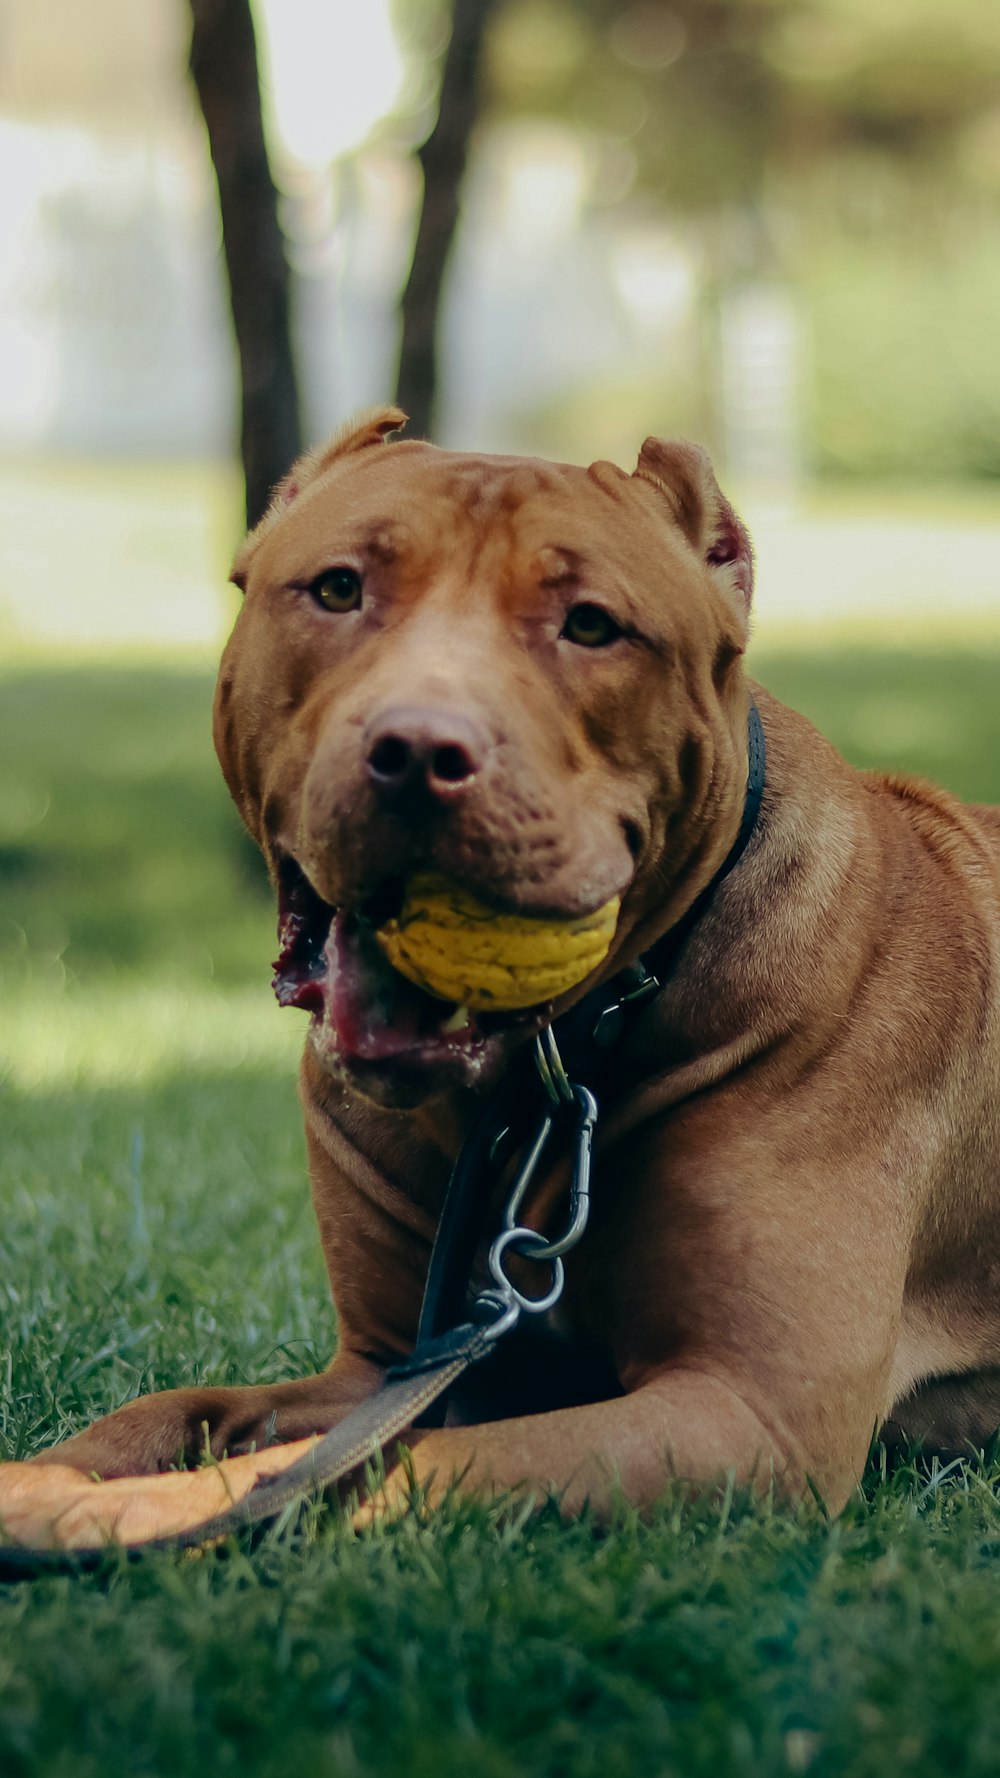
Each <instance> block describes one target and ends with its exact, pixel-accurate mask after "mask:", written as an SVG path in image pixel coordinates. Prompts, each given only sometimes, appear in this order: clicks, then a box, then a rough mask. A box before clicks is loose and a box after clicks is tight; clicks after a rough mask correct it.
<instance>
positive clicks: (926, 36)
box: [387, 0, 1000, 482]
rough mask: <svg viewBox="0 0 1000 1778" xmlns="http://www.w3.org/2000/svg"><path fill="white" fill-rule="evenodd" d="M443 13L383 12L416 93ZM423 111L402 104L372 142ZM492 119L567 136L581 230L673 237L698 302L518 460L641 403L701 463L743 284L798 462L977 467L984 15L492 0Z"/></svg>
mask: <svg viewBox="0 0 1000 1778" xmlns="http://www.w3.org/2000/svg"><path fill="white" fill-rule="evenodd" d="M444 10H445V9H444V8H443V6H442V5H441V4H440V3H439V4H435V5H433V6H428V7H422V6H419V5H416V4H415V0H397V13H398V15H399V19H400V23H401V28H402V30H403V34H404V38H405V39H406V40H408V41H409V42H410V43H411V45H412V48H413V63H414V66H416V65H420V66H422V67H423V69H424V71H425V79H426V68H427V65H428V63H430V64H431V65H433V60H434V55H435V53H437V52H439V51H440V48H441V44H442V42H443V40H444V32H443V31H442V20H443V15H444ZM411 97H412V95H411ZM421 107H422V108H421ZM404 110H405V107H404ZM432 116H433V105H432V100H431V99H430V98H429V97H428V94H427V92H426V90H423V93H422V98H421V102H420V104H414V105H412V106H411V107H410V109H409V110H408V111H406V114H405V117H404V118H403V119H401V120H397V123H395V124H393V123H392V122H390V123H389V124H388V125H387V131H388V132H389V134H390V135H391V134H392V132H393V130H394V129H396V130H397V131H399V130H402V132H403V134H402V136H401V137H400V139H407V137H406V132H407V131H410V132H412V130H413V129H414V127H415V121H414V120H415V117H416V118H419V117H423V118H424V120H425V122H426V123H427V127H429V120H430V118H431V117H432ZM512 119H515V120H520V121H526V122H530V121H532V120H538V119H546V120H549V121H550V122H551V121H553V120H554V121H555V122H557V123H558V124H560V125H562V126H564V127H565V128H566V129H568V130H571V131H573V132H574V133H575V134H576V135H577V136H578V137H580V138H582V139H583V140H584V141H585V142H586V146H587V153H588V157H589V163H590V168H591V172H590V180H589V192H588V200H587V201H588V205H589V209H590V213H591V215H592V216H600V214H601V213H602V212H603V213H604V214H605V215H608V216H611V215H613V216H614V218H615V223H616V225H617V224H620V223H622V222H623V221H624V220H626V219H630V220H632V221H634V222H635V223H636V224H637V225H638V226H640V227H641V226H642V225H643V224H648V223H650V222H654V223H655V222H665V223H666V224H667V225H668V226H672V227H673V228H674V229H675V230H676V233H677V238H678V240H679V241H680V242H681V243H683V245H684V247H685V249H686V251H687V252H688V254H689V257H690V260H691V262H692V264H693V265H694V266H695V268H696V279H697V286H698V306H699V314H700V326H701V337H700V338H699V339H697V340H696V341H692V340H691V339H685V340H683V341H679V342H677V341H675V342H673V343H671V342H670V341H666V342H664V344H663V345H662V347H660V346H658V348H657V351H656V352H655V354H653V355H652V361H651V358H650V354H649V353H648V351H647V354H646V356H645V358H644V359H639V360H638V361H637V362H635V363H631V362H629V363H622V364H616V366H615V369H614V370H613V371H612V372H611V373H610V374H609V373H607V372H602V371H598V372H597V373H596V378H595V380H594V381H591V380H589V379H583V378H582V379H581V381H580V383H579V384H578V385H576V386H574V387H573V388H571V389H567V390H566V391H565V392H564V393H559V394H558V395H556V396H554V397H547V398H546V402H545V404H544V406H543V407H542V408H541V409H540V410H539V411H532V412H531V413H530V414H526V415H524V416H518V418H519V419H520V420H522V421H523V423H524V425H525V427H526V429H527V433H530V434H537V436H538V439H539V443H540V445H541V448H543V449H552V450H554V451H555V452H557V453H558V454H565V453H566V451H567V448H568V446H567V440H568V439H569V438H571V436H572V430H573V424H574V421H575V419H576V418H577V417H578V416H579V415H581V414H582V415H584V416H585V417H587V416H589V415H590V414H591V413H593V412H594V411H595V410H599V411H600V412H601V414H602V415H604V416H606V417H607V419H606V424H607V427H608V431H609V432H610V433H612V434H614V435H617V434H619V433H620V434H622V435H624V434H625V433H626V431H627V428H628V424H629V422H630V421H631V422H632V428H633V432H634V431H635V430H637V426H636V423H635V416H636V415H637V414H638V415H639V416H641V418H640V420H639V424H642V423H645V417H646V416H648V414H649V413H650V410H651V408H652V407H653V406H655V407H656V408H657V409H658V411H659V413H660V414H661V415H662V416H664V417H665V418H666V419H668V420H669V424H670V426H671V428H672V430H674V431H686V432H690V433H693V434H695V435H697V436H700V437H702V438H704V439H706V440H707V441H708V442H709V443H711V444H712V446H713V448H714V449H715V450H716V451H717V452H719V451H721V450H722V449H723V448H724V445H725V428H724V425H723V423H722V420H721V416H720V415H719V413H718V412H716V411H715V408H716V406H717V403H718V397H717V395H713V393H712V391H711V388H710V384H711V377H712V367H713V365H714V364H716V363H717V359H718V338H717V332H718V315H719V309H720V304H721V303H722V301H723V300H724V298H725V296H726V295H727V293H729V294H731V293H733V292H739V291H740V290H741V289H742V288H744V287H746V286H756V285H759V284H761V283H763V284H770V285H772V286H778V287H780V288H782V289H784V290H785V291H786V292H787V293H788V294H789V295H790V296H791V298H792V302H793V305H794V309H795V312H796V318H797V322H798V326H799V331H800V335H801V342H802V348H801V364H800V384H801V393H802V407H803V416H802V448H803V456H804V465H805V467H806V469H807V470H809V471H813V472H817V473H819V474H823V475H828V476H845V477H847V476H850V477H855V478H857V477H864V478H871V477H886V478H892V479H895V480H900V479H904V478H906V477H911V478H916V479H920V480H921V481H924V482H927V481H933V480H956V479H962V478H989V479H996V478H997V477H998V476H1000V443H998V441H1000V354H998V353H997V351H996V317H997V315H998V313H1000V11H998V10H997V8H995V7H991V6H989V5H987V4H985V0H955V3H954V4H952V5H949V6H948V7H947V8H944V7H943V6H942V5H941V4H940V0H883V3H882V4H880V5H878V6H873V5H871V4H867V3H866V0H626V3H624V4H623V3H622V0H499V4H498V5H497V9H496V14H495V18H494V21H493V27H492V31H491V35H490V54H489V87H488V95H487V108H486V119H485V121H486V122H487V123H488V124H497V123H500V124H506V123H509V122H510V120H512Z"/></svg>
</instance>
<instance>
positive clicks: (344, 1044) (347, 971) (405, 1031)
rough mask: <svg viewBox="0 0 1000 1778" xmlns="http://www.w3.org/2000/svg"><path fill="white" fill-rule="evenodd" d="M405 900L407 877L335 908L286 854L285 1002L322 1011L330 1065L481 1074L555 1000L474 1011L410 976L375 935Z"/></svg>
mask: <svg viewBox="0 0 1000 1778" xmlns="http://www.w3.org/2000/svg"><path fill="white" fill-rule="evenodd" d="M401 897H402V884H401V883H400V882H399V881H398V880H387V881H386V882H385V883H384V884H383V885H382V887H381V888H380V889H379V892H378V894H377V895H376V896H373V897H372V898H371V899H370V900H369V901H368V902H366V903H364V904H363V905H362V906H361V907H360V908H359V909H357V910H350V911H348V910H346V909H343V908H334V907H331V905H330V903H329V902H327V901H324V900H323V899H322V897H321V896H320V895H318V894H317V892H316V890H315V889H314V888H313V886H312V884H311V883H310V882H309V880H308V878H307V877H306V876H305V874H304V872H303V871H302V870H301V868H300V867H299V865H298V864H296V863H295V861H294V859H291V858H286V859H285V860H284V861H283V863H282V865H281V870H280V875H279V894H278V944H279V947H280V949H279V955H278V959H277V962H276V963H275V966H274V984H273V985H274V992H275V994H276V996H277V999H278V1002H279V1004H280V1005H281V1006H297V1007H301V1008H302V1009H303V1010H304V1011H306V1012H309V1013H311V1014H312V1016H313V1044H314V1048H318V1049H319V1050H320V1052H321V1054H322V1057H323V1060H324V1061H325V1062H326V1063H327V1064H328V1065H330V1066H333V1067H337V1066H340V1067H346V1068H348V1069H350V1070H351V1071H353V1072H357V1071H358V1068H359V1065H360V1068H361V1071H362V1072H364V1073H368V1072H370V1071H371V1069H372V1068H375V1069H385V1068H389V1069H396V1070H398V1069H399V1068H402V1069H404V1070H405V1071H407V1072H414V1071H416V1072H418V1073H421V1074H426V1073H440V1074H442V1075H443V1076H445V1077H452V1076H454V1077H455V1078H456V1079H458V1078H461V1079H462V1080H464V1081H469V1080H472V1079H475V1078H476V1077H477V1076H478V1075H479V1073H480V1072H481V1071H482V1067H483V1065H484V1063H485V1061H486V1059H487V1056H488V1053H489V1052H490V1050H491V1049H493V1048H494V1047H495V1040H496V1039H497V1038H498V1037H500V1036H502V1035H503V1034H504V1033H505V1032H508V1031H521V1032H524V1033H527V1032H530V1031H532V1030H537V1029H538V1028H539V1027H540V1026H541V1025H542V1024H543V1023H544V1021H545V1018H546V1017H547V1016H548V1013H549V1010H550V1007H549V1003H546V1004H545V1005H544V1006H538V1007H528V1008H526V1009H524V1010H522V1011H518V1012H489V1013H484V1012H473V1011H472V1010H471V1009H470V1008H469V1007H467V1006H459V1005H457V1004H456V1003H455V1002H454V1001H447V1000H439V999H437V998H436V997H435V996H434V995H432V994H428V993H426V992H425V991H424V990H423V989H422V988H418V987H416V986H415V985H414V984H413V983H412V982H410V981H408V980H406V978H405V977H404V976H402V975H400V974H398V973H397V971H396V970H395V969H393V968H392V966H391V965H390V964H389V963H388V961H387V960H386V958H385V956H384V955H383V953H382V951H381V949H380V947H379V945H378V944H377V943H376V940H375V937H374V933H375V931H376V929H377V928H378V927H380V926H381V925H383V924H384V923H385V921H386V920H388V919H390V918H391V917H392V915H393V914H394V913H395V912H397V911H398V905H399V902H400V900H401Z"/></svg>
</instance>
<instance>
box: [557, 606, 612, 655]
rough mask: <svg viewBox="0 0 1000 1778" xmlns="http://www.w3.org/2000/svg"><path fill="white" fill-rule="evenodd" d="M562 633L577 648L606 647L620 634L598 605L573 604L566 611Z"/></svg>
mask: <svg viewBox="0 0 1000 1778" xmlns="http://www.w3.org/2000/svg"><path fill="white" fill-rule="evenodd" d="M562 633H563V635H564V636H565V638H566V640H567V642H575V643H576V645H577V647H578V648H606V647H607V645H608V643H609V642H613V641H614V640H615V637H616V636H620V635H621V630H620V629H619V628H618V625H617V624H616V623H615V620H614V618H613V617H609V616H608V614H607V612H606V611H602V610H601V607H600V606H599V605H574V606H573V608H572V610H571V611H568V612H567V613H566V622H565V623H564V624H563V628H562Z"/></svg>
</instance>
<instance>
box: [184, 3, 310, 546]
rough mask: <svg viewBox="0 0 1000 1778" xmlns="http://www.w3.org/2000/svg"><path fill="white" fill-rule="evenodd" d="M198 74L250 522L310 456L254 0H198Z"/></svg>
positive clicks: (194, 11)
mask: <svg viewBox="0 0 1000 1778" xmlns="http://www.w3.org/2000/svg"><path fill="white" fill-rule="evenodd" d="M190 6H191V17H192V22H193V29H192V33H191V75H192V79H193V80H194V84H195V87H196V89H197V93H198V98H199V101H200V103H201V109H202V112H203V113H204V117H205V124H206V127H207V129H208V144H209V149H210V151H211V155H212V161H213V163H214V166H215V174H216V179H217V180H218V185H219V207H220V209H221V211H222V237H223V243H224V247H225V254H226V270H227V273H228V276H229V296H230V303H231V306H232V314H233V327H234V330H235V333H236V345H237V350H238V352H239V361H240V386H241V392H242V393H241V422H240V448H241V452H242V457H243V473H244V476H245V479H246V506H247V523H248V524H250V525H255V524H256V523H257V520H258V519H259V518H260V517H261V515H262V514H263V512H264V511H265V510H266V507H267V504H268V499H269V496H270V492H271V489H272V488H273V487H274V484H275V482H277V481H279V480H280V478H281V477H282V476H283V475H284V474H285V471H286V470H287V469H288V467H289V464H290V463H291V462H292V461H293V459H294V458H295V457H297V456H298V454H299V451H300V450H301V433H300V426H299V402H298V387H297V384H296V377H295V364H294V359H293V354H292V339H291V303H290V292H289V274H288V264H287V261H286V259H285V249H284V242H283V240H282V235H281V228H280V226H279V223H278V209H277V193H276V191H275V188H274V182H273V180H272V178H271V169H270V167H269V165H268V160H267V148H266V145H265V141H264V125H263V120H262V117H261V106H260V83H259V79H258V73H257V44H256V40H255V38H254V29H253V19H252V18H251V15H250V0H190Z"/></svg>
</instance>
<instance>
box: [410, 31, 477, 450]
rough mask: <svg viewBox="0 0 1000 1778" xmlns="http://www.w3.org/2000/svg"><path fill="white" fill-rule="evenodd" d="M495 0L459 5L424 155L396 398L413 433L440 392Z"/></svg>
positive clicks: (423, 432) (427, 420) (425, 423)
mask: <svg viewBox="0 0 1000 1778" xmlns="http://www.w3.org/2000/svg"><path fill="white" fill-rule="evenodd" d="M495 8H496V0H455V4H454V11H453V14H452V23H451V35H450V37H449V39H448V48H447V50H446V52H445V56H444V64H443V67H442V71H441V93H440V98H439V101H438V113H437V120H436V122H435V124H434V127H433V129H432V130H431V133H430V135H429V136H428V137H427V140H426V141H425V142H424V144H423V146H422V147H421V148H420V149H419V150H418V159H419V161H420V169H421V172H422V174H423V199H422V202H421V206H420V218H419V222H418V224H417V234H416V241H415V243H414V248H413V262H412V265H411V267H410V275H409V277H408V279H407V282H406V288H405V290H404V291H403V296H402V303H401V319H402V341H401V345H400V354H399V377H398V381H397V386H396V400H397V401H398V403H399V405H400V407H401V408H402V409H403V411H404V413H406V414H408V415H409V416H410V429H411V431H412V432H413V433H414V434H416V435H417V436H424V437H426V436H427V435H428V434H429V433H430V431H431V430H432V426H433V421H434V403H435V396H436V393H437V386H438V350H437V342H438V324H439V316H440V310H441V294H442V289H443V285H444V276H445V271H446V269H447V265H448V258H449V254H450V252H451V246H452V241H453V239H454V235H455V228H456V225H457V223H458V215H459V206H460V203H461V190H462V179H463V176H464V174H465V168H466V162H467V161H468V157H469V143H470V139H471V136H472V132H473V129H474V127H475V125H476V122H477V119H478V117H479V113H480V108H481V104H482V98H483V61H484V45H485V39H486V30H487V26H488V24H489V21H490V17H491V15H492V13H493V12H494V10H495Z"/></svg>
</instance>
